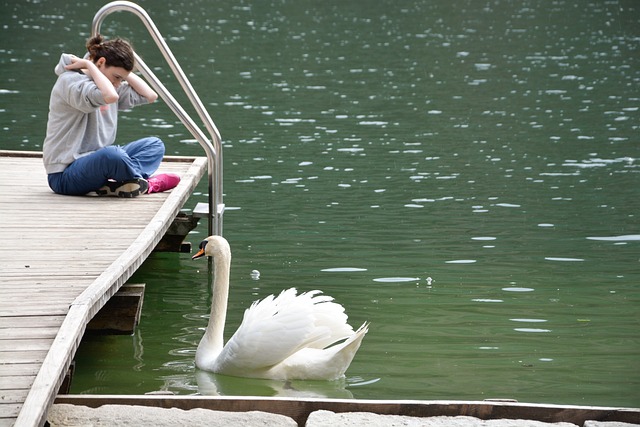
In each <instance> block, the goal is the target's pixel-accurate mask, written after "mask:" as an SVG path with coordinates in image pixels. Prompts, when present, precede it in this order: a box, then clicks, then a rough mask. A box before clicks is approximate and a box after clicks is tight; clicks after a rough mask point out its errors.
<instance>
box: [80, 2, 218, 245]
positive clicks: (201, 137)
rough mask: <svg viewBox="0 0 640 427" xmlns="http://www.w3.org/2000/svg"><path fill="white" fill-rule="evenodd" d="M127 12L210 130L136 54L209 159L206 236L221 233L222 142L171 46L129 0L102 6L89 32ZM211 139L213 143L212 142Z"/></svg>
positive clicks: (149, 78) (142, 68)
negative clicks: (139, 23)
mask: <svg viewBox="0 0 640 427" xmlns="http://www.w3.org/2000/svg"><path fill="white" fill-rule="evenodd" d="M118 11H128V12H131V13H133V14H134V15H136V16H137V17H138V18H140V20H141V21H142V23H143V24H144V25H145V27H146V28H147V30H148V31H149V34H151V37H152V38H153V40H154V41H155V42H156V45H157V46H158V48H159V49H160V52H161V53H162V56H164V58H165V60H166V61H167V63H168V64H169V66H170V67H171V70H172V71H173V73H174V75H175V77H176V78H177V79H178V81H179V82H180V86H182V89H183V90H184V92H185V94H186V95H187V97H188V98H189V101H191V104H192V105H193V107H194V109H195V110H196V112H197V113H198V115H199V116H200V119H201V120H202V121H203V122H204V125H205V127H206V128H207V130H208V131H209V135H210V136H211V140H209V139H208V138H207V137H206V135H205V134H204V133H203V132H202V131H201V130H200V128H199V127H198V126H197V125H196V124H195V123H194V121H193V120H192V119H191V117H190V116H189V115H188V114H187V113H186V112H185V111H184V109H183V108H182V107H181V106H180V104H179V103H178V101H176V99H175V98H174V97H173V96H172V95H171V94H170V93H169V91H168V90H167V89H166V88H165V87H164V85H163V84H162V82H160V79H158V77H156V75H155V74H154V73H153V72H152V71H151V69H150V68H149V67H148V66H147V65H146V64H145V63H144V61H143V60H142V59H141V58H140V57H139V56H138V54H137V53H134V55H135V61H136V63H135V68H137V69H138V71H140V74H142V76H143V77H145V79H146V80H147V81H148V82H149V84H150V85H151V87H153V89H154V90H155V91H156V92H158V94H159V95H160V97H162V99H163V100H164V101H165V102H166V103H167V105H168V106H169V108H170V109H171V110H172V111H173V112H174V113H175V115H176V116H178V118H179V119H180V121H181V122H182V123H183V124H184V125H185V126H186V128H187V129H188V130H189V132H191V134H192V135H193V137H194V138H195V139H196V140H197V141H198V143H199V144H200V146H201V147H202V148H203V149H204V151H205V153H206V154H207V160H208V162H207V163H208V172H209V173H208V178H209V215H208V216H209V235H213V234H217V235H222V215H223V213H224V203H223V201H222V142H221V139H220V132H218V128H217V127H216V125H215V123H214V122H213V120H212V119H211V116H209V113H208V112H207V110H206V109H205V108H204V105H203V104H202V101H200V98H199V97H198V95H197V94H196V92H195V90H194V89H193V87H192V86H191V83H190V82H189V79H187V76H186V75H185V74H184V72H183V71H182V68H180V65H179V64H178V61H176V59H175V57H174V56H173V53H171V49H169V46H167V44H166V43H165V41H164V39H163V38H162V35H161V34H160V31H158V29H157V28H156V26H155V24H154V23H153V21H152V20H151V18H150V17H149V15H148V14H147V12H146V11H145V10H144V9H143V8H142V7H140V6H139V5H137V4H135V3H132V2H129V1H114V2H111V3H108V4H106V5H105V6H103V7H102V8H101V9H100V10H99V11H98V12H97V13H96V15H95V17H94V18H93V23H92V25H91V34H92V36H95V35H97V34H100V26H101V25H102V22H103V21H104V19H105V18H106V17H107V15H109V14H111V13H113V12H118ZM212 142H213V143H212Z"/></svg>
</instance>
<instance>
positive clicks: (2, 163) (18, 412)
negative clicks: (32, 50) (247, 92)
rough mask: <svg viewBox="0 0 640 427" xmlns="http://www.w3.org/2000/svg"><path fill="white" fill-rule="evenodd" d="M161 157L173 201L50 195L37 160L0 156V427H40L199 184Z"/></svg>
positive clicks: (198, 168)
mask: <svg viewBox="0 0 640 427" xmlns="http://www.w3.org/2000/svg"><path fill="white" fill-rule="evenodd" d="M206 170H207V161H206V158H204V157H168V158H166V159H165V161H164V162H163V163H162V165H161V166H160V171H161V172H173V173H177V174H178V175H180V176H181V178H182V180H181V182H180V184H179V185H178V187H176V188H175V189H173V190H172V191H171V192H166V193H156V194H150V195H143V196H140V197H137V198H134V199H119V198H113V197H97V196H96V197H92V196H84V197H73V196H61V195H57V194H54V193H53V192H52V191H51V190H50V189H49V187H48V185H47V177H46V173H45V170H44V166H43V164H42V158H41V153H35V152H8V151H0V242H2V244H1V245H0V426H5V425H14V424H15V425H16V426H40V425H43V423H44V422H45V418H46V414H47V411H48V409H49V407H50V406H51V404H52V403H53V401H54V399H55V397H56V395H57V392H58V389H59V387H60V385H61V384H62V381H63V379H64V376H65V374H66V372H67V370H68V368H69V365H70V363H71V361H72V359H73V357H74V354H75V351H76V350H77V348H78V345H79V344H80V340H81V339H82V336H83V333H84V331H85V327H86V325H87V323H88V322H89V320H91V318H92V317H93V316H94V315H95V314H96V313H97V312H98V311H99V310H100V308H102V307H103V306H104V305H105V303H106V302H107V301H108V300H109V298H111V296H113V295H114V294H115V293H116V291H117V290H118V289H119V288H120V287H121V286H122V285H123V284H124V283H125V282H126V281H127V280H128V279H129V277H131V275H132V274H133V273H134V272H135V271H136V270H137V269H138V267H139V266H140V265H141V264H142V263H143V262H144V260H145V259H146V258H147V257H148V256H149V254H150V253H151V252H152V251H153V249H154V247H155V246H156V245H157V244H158V242H159V241H160V239H161V238H162V237H163V235H164V233H165V232H166V231H167V229H168V228H169V226H170V225H171V223H172V221H173V219H174V218H175V217H176V215H177V214H178V213H179V211H180V209H181V208H182V207H183V205H184V204H185V203H186V201H187V199H188V198H189V197H190V195H191V193H192V192H193V190H194V189H195V187H196V185H197V184H198V182H199V181H200V179H201V177H202V176H203V175H204V174H206Z"/></svg>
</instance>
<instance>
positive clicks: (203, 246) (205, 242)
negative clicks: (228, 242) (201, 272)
mask: <svg viewBox="0 0 640 427" xmlns="http://www.w3.org/2000/svg"><path fill="white" fill-rule="evenodd" d="M207 243H209V242H208V241H207V240H203V241H202V242H200V246H198V248H199V249H200V250H199V251H198V252H196V254H195V255H194V256H192V257H191V259H196V258H200V257H203V256H204V248H205V247H207Z"/></svg>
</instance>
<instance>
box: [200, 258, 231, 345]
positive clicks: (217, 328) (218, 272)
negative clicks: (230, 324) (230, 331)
mask: <svg viewBox="0 0 640 427" xmlns="http://www.w3.org/2000/svg"><path fill="white" fill-rule="evenodd" d="M213 264H214V268H215V270H214V276H213V296H212V298H211V317H210V318H209V325H208V326H207V331H206V333H205V338H206V339H207V341H208V344H209V346H210V350H209V351H211V352H212V353H214V354H218V353H220V352H221V351H222V347H223V346H224V337H223V335H224V324H225V321H226V318H227V299H228V298H229V270H230V268H231V257H230V256H229V255H228V254H223V255H219V256H216V257H214V263H213Z"/></svg>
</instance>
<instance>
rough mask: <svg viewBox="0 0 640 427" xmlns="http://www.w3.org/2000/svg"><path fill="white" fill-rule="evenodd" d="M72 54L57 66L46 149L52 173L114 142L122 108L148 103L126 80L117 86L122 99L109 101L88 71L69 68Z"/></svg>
mask: <svg viewBox="0 0 640 427" xmlns="http://www.w3.org/2000/svg"><path fill="white" fill-rule="evenodd" d="M68 64H71V55H68V54H64V53H63V54H62V56H61V57H60V62H59V63H58V65H56V67H55V70H54V71H55V73H56V74H57V75H58V80H57V81H56V83H55V85H54V86H53V89H52V90H51V99H50V101H49V119H48V122H47V136H46V137H45V140H44V143H43V146H42V151H43V160H44V167H45V169H46V171H47V173H48V174H51V173H58V172H62V171H64V170H65V169H66V167H67V166H69V165H70V164H71V163H73V162H74V161H75V160H76V159H78V158H80V157H82V156H85V155H87V154H90V153H92V152H94V151H96V150H99V149H100V148H102V147H106V146H109V145H111V144H113V143H114V142H115V140H116V131H117V129H118V110H127V109H130V108H133V107H135V106H136V105H140V104H146V103H147V102H148V101H147V99H146V98H145V97H143V96H141V95H140V94H138V93H137V92H136V91H135V90H133V89H132V88H131V86H129V85H128V84H127V83H126V82H123V83H122V84H121V85H120V87H118V88H117V89H116V91H117V93H118V96H119V98H118V102H116V103H113V104H107V103H106V102H105V101H104V97H103V96H102V93H101V92H100V89H98V87H97V86H96V84H95V83H94V81H93V80H92V79H91V78H90V77H89V76H87V75H85V74H84V73H81V72H78V71H75V70H73V71H68V70H66V69H65V68H64V66H65V65H68Z"/></svg>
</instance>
